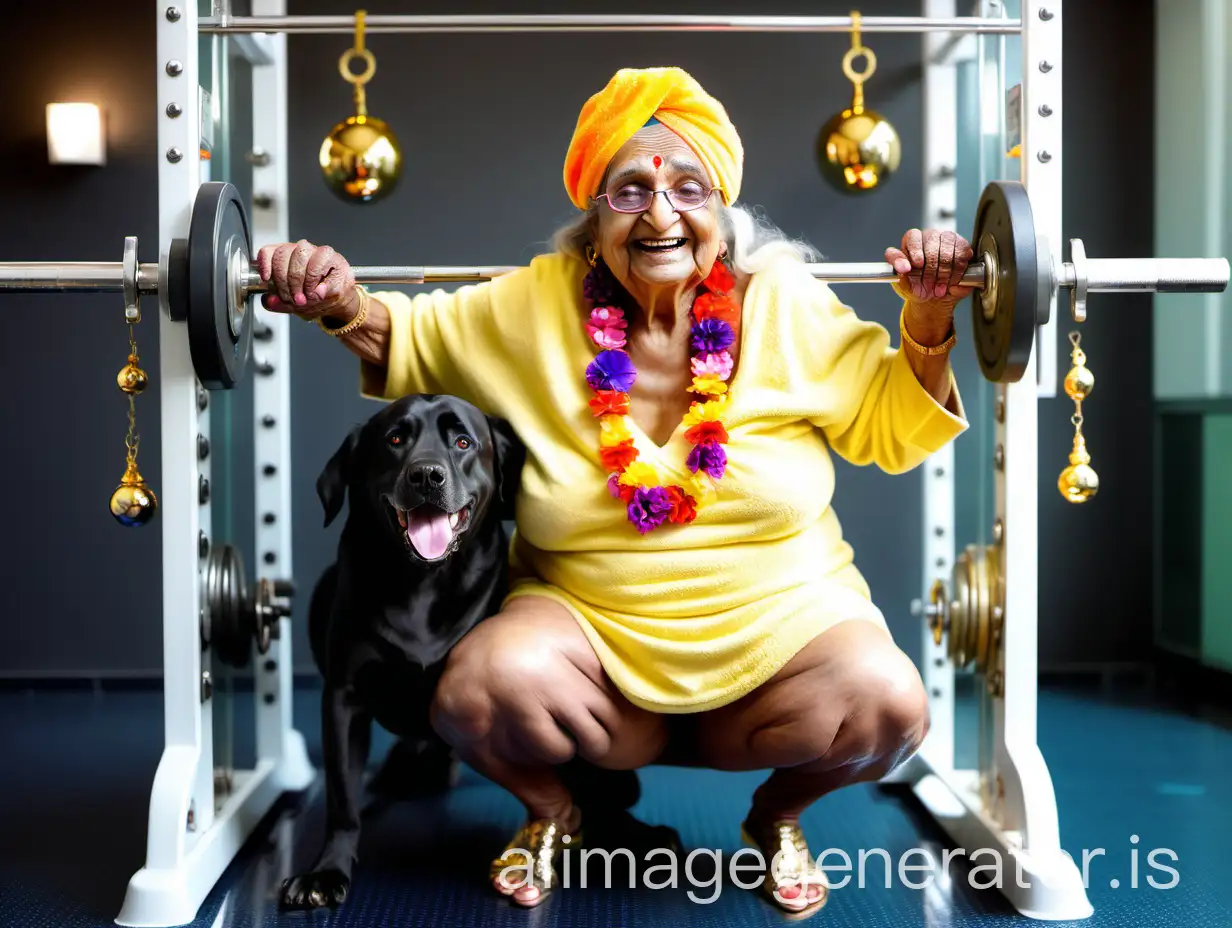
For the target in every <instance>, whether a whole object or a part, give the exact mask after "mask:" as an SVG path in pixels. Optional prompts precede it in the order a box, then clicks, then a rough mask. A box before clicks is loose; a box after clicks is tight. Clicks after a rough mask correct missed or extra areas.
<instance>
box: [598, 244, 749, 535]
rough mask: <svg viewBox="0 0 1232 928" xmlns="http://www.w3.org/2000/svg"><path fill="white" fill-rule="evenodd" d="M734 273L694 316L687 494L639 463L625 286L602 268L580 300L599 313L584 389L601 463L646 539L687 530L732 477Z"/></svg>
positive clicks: (717, 267)
mask: <svg viewBox="0 0 1232 928" xmlns="http://www.w3.org/2000/svg"><path fill="white" fill-rule="evenodd" d="M734 286H735V279H734V278H733V277H732V273H731V271H730V270H728V269H727V267H726V266H725V265H723V264H722V263H721V262H717V261H716V262H715V264H714V268H713V270H711V272H710V274H709V276H707V278H706V280H705V281H704V282H703V284H702V288H703V290H702V292H701V293H699V294H698V295H697V296H696V298H695V299H694V300H693V308H692V309H691V310H690V313H689V320H690V325H691V330H690V344H691V346H692V348H693V356H692V361H691V367H692V372H693V383H692V385H691V386H690V387H689V390H690V392H693V393H696V394H698V397H699V398H698V399H697V400H695V401H693V402H692V403H691V404H690V406H689V411H688V412H687V413H685V416H684V424H685V425H687V426H688V427H689V428H688V431H687V432H685V438H686V439H687V440H688V442H689V443H690V444H691V445H692V449H691V450H690V451H689V456H688V458H687V459H686V461H685V465H686V466H687V467H688V469H689V471H690V472H691V473H692V474H693V477H692V478H691V479H690V480H688V481H687V485H686V486H679V485H675V484H671V485H663V484H662V483H661V481H660V480H659V475H658V473H657V471H656V470H655V468H654V467H653V466H652V465H650V464H647V463H646V462H645V461H640V460H638V456H639V455H638V450H637V446H636V444H635V443H634V440H633V434H632V432H631V431H630V429H629V421H628V416H629V390H630V389H631V388H632V387H633V384H634V382H635V381H636V380H637V368H636V367H635V366H634V364H633V361H632V359H631V358H630V357H629V355H628V353H627V352H626V351H625V344H626V338H625V330H626V329H627V328H628V320H627V319H626V318H625V313H624V310H623V309H622V308H621V306H620V304H619V302H618V294H619V292H620V286H619V284H618V283H617V282H616V280H615V278H613V277H612V276H611V273H610V272H609V271H608V270H607V267H606V266H605V265H604V264H603V263H602V262H599V263H597V264H596V265H595V266H594V267H592V268H591V270H590V272H589V273H588V274H587V275H586V279H585V280H584V281H583V284H582V295H583V297H584V298H585V299H586V300H587V301H588V302H589V303H590V304H591V306H592V307H593V308H592V309H591V312H590V318H589V320H588V321H587V323H586V332H587V334H588V335H589V336H590V338H591V341H593V342H594V343H595V345H596V346H597V347H598V348H599V349H600V350H599V353H598V354H597V355H595V357H594V360H592V361H591V362H590V364H589V365H587V367H586V383H587V385H588V386H589V387H590V388H591V390H593V391H594V396H593V397H592V398H591V400H590V409H591V412H592V413H594V415H595V417H596V418H597V419H598V420H599V460H600V462H601V463H602V464H603V466H604V468H605V469H606V470H608V471H610V472H611V476H610V477H608V483H607V485H608V491H609V492H610V493H611V495H612V497H613V498H614V499H619V500H621V501H622V502H624V503H625V505H626V508H627V510H628V518H629V521H630V522H631V523H632V524H633V525H634V527H635V528H636V529H637V530H638V532H640V533H641V534H643V535H645V534H646V533H647V532H650V531H653V530H654V529H656V528H659V527H660V526H661V525H664V524H668V523H671V524H675V525H687V524H689V523H690V522H692V521H693V520H694V519H695V518H697V511H698V508H699V506H700V507H704V506H705V505H706V504H707V503H709V502H710V501H711V500H712V499H713V497H714V495H715V483H716V482H717V481H719V480H721V479H722V478H723V475H724V474H725V473H726V471H727V452H726V450H725V449H724V447H723V446H724V445H725V444H727V441H728V434H727V427H726V425H725V424H724V421H723V414H724V413H725V412H726V411H727V404H728V393H727V381H728V379H729V378H730V377H731V374H732V367H733V366H734V362H733V360H732V356H731V351H730V348H731V346H732V345H733V344H735V342H736V340H737V337H738V333H739V327H740V304H739V303H738V302H736V299H735V298H734V297H733V296H732V295H731V292H732V289H733V288H734Z"/></svg>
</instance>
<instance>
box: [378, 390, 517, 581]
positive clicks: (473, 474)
mask: <svg viewBox="0 0 1232 928" xmlns="http://www.w3.org/2000/svg"><path fill="white" fill-rule="evenodd" d="M367 432H368V434H367V435H366V436H365V439H366V441H365V442H362V443H361V445H362V444H366V445H367V448H364V449H363V451H362V452H361V453H362V457H363V461H364V464H365V467H364V471H365V473H364V474H363V486H364V488H365V490H366V491H367V493H368V494H369V497H370V499H371V500H372V505H373V506H374V508H375V509H377V511H379V512H381V513H382V514H383V518H384V521H385V522H386V524H387V525H389V527H390V528H391V529H392V530H393V531H394V532H396V533H397V535H398V536H399V537H400V539H401V542H402V543H403V544H404V545H405V547H406V550H407V552H408V553H409V554H410V555H411V556H412V557H414V558H417V559H418V560H421V561H442V560H444V559H446V558H447V557H449V555H451V554H453V553H454V552H455V551H456V550H457V549H458V546H459V545H460V544H461V543H462V540H463V538H464V536H465V535H466V533H467V532H468V530H470V529H471V528H472V526H473V525H475V524H477V523H481V522H483V521H484V519H485V517H486V515H487V511H488V508H489V506H490V504H491V502H492V499H493V497H494V495H495V493H496V490H497V486H496V466H497V462H496V448H495V440H494V438H493V435H492V432H491V429H490V427H489V423H488V420H487V418H486V417H485V416H483V415H482V414H481V413H480V412H479V411H478V410H477V409H474V408H473V407H471V406H470V405H469V404H463V403H461V402H459V401H457V400H455V399H454V398H453V397H435V396H434V397H428V396H416V397H406V398H403V399H402V400H399V401H397V402H395V403H392V404H391V405H390V406H389V407H387V408H386V409H385V410H384V412H383V413H382V414H378V415H376V416H374V417H373V419H372V420H371V421H370V422H369V424H368V429H367Z"/></svg>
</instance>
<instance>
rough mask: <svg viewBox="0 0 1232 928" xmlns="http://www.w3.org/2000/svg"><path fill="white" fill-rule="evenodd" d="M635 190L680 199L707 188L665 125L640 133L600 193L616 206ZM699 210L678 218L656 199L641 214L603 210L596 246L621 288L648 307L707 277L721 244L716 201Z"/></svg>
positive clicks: (604, 204)
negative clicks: (672, 194) (674, 195)
mask: <svg viewBox="0 0 1232 928" xmlns="http://www.w3.org/2000/svg"><path fill="white" fill-rule="evenodd" d="M631 186H638V187H642V188H644V189H645V190H660V191H661V190H664V189H667V188H671V189H673V190H675V191H677V192H678V194H680V195H682V196H687V195H690V194H692V195H696V194H697V193H698V192H699V191H703V190H705V189H706V188H709V186H710V180H709V178H708V176H707V174H706V169H705V168H704V167H703V166H702V163H701V161H700V160H699V159H698V157H697V155H695V154H694V153H693V150H692V149H691V148H689V146H688V145H687V144H686V143H685V142H684V140H683V139H681V138H680V136H678V135H676V134H675V133H674V132H672V131H671V130H670V129H668V128H667V127H665V126H663V125H658V124H656V125H651V126H647V127H645V128H643V129H641V130H640V131H639V132H638V133H637V134H636V135H634V136H633V138H631V139H630V140H629V141H628V142H626V143H625V145H624V147H622V148H621V149H620V151H618V152H617V153H616V155H615V156H614V157H613V158H612V162H611V165H610V166H609V167H608V172H607V175H606V177H605V179H604V185H603V187H602V188H601V189H600V190H599V191H598V192H599V193H600V194H603V193H606V194H607V195H608V197H609V198H610V200H611V201H612V202H614V203H615V204H616V205H618V206H619V205H620V204H621V201H622V192H623V193H624V194H626V195H627V194H628V193H629V188H630V187H631ZM719 195H720V194H719V193H718V192H717V191H716V192H714V193H711V195H710V197H709V199H707V200H706V202H705V203H703V204H702V205H701V206H699V207H698V208H696V209H692V210H687V211H677V210H676V209H675V208H673V206H672V205H671V203H669V202H668V199H667V197H666V196H665V195H664V194H662V193H659V194H656V195H655V197H654V199H653V200H652V202H651V204H650V206H649V207H648V208H647V209H646V210H645V211H644V212H641V213H622V212H618V211H617V210H614V209H612V208H611V206H610V205H609V201H608V200H602V201H600V203H599V210H598V228H597V229H596V234H595V244H596V248H597V249H598V252H599V255H600V256H601V257H602V258H603V260H604V262H605V263H606V264H607V266H608V268H609V269H610V270H611V272H612V274H613V275H614V276H615V277H616V279H617V280H619V281H620V283H621V284H622V285H623V286H624V288H625V289H626V290H627V291H629V293H630V294H631V295H632V296H633V297H634V299H636V300H637V301H638V302H639V303H641V304H642V305H643V306H649V305H651V304H652V303H653V302H654V298H655V296H656V294H658V293H661V292H662V291H663V290H667V289H670V290H678V289H682V288H693V287H696V286H697V285H699V284H700V283H701V282H702V281H703V280H705V279H706V277H707V276H708V275H709V273H710V269H711V268H712V267H713V266H714V262H715V260H716V259H717V258H718V256H719V251H720V247H721V245H722V236H721V234H720V228H719V218H718V214H717V213H716V211H715V208H714V204H715V198H716V197H718V196H719Z"/></svg>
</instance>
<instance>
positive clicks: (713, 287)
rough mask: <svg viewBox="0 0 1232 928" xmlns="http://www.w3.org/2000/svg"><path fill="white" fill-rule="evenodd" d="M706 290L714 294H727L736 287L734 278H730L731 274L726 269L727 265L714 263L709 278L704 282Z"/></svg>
mask: <svg viewBox="0 0 1232 928" xmlns="http://www.w3.org/2000/svg"><path fill="white" fill-rule="evenodd" d="M704 285H705V287H706V289H707V290H710V291H712V292H714V293H729V292H730V291H731V289H732V287H734V286H736V278H735V277H733V276H732V272H731V271H729V270H728V269H727V265H726V264H724V263H723V262H722V261H716V262H714V267H712V268H711V269H710V276H708V277H707V278H706V280H705V282H704Z"/></svg>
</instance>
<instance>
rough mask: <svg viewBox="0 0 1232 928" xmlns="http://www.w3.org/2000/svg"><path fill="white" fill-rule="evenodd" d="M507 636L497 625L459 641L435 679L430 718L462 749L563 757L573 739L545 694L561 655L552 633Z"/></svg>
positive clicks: (548, 759)
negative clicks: (546, 635)
mask: <svg viewBox="0 0 1232 928" xmlns="http://www.w3.org/2000/svg"><path fill="white" fill-rule="evenodd" d="M508 637H509V636H507V635H504V634H501V633H500V632H497V633H495V634H490V635H485V636H482V637H479V638H477V639H476V640H475V641H473V642H467V644H466V646H461V645H459V646H458V647H456V648H455V649H454V651H453V652H452V653H451V654H450V657H449V659H448V661H447V663H446V666H445V671H444V673H442V675H441V679H440V682H439V683H438V684H437V689H436V694H435V698H434V699H433V702H432V709H431V722H432V726H433V728H434V729H435V730H436V732H437V733H438V734H439V735H440V736H441V737H442V738H443V739H444V740H445V741H446V742H447V743H449V744H450V745H452V746H453V747H455V748H458V749H459V750H460V751H461V752H462V753H463V754H465V753H467V751H468V749H476V750H483V751H485V752H489V753H493V754H496V755H498V756H501V757H503V758H504V759H506V760H510V761H514V762H522V763H525V762H540V763H549V764H559V763H564V762H565V761H567V760H569V759H570V758H572V757H573V755H574V753H575V746H574V743H573V741H572V740H571V739H570V738H569V736H568V735H567V734H566V733H565V732H563V731H561V729H560V727H559V726H557V725H556V724H555V722H554V720H553V718H552V715H551V711H550V709H549V700H548V699H547V698H545V697H546V696H547V695H548V694H547V693H546V692H545V688H547V687H550V686H551V684H552V683H554V682H556V681H557V674H556V672H555V670H556V668H557V667H558V666H559V664H560V661H561V658H560V655H559V653H558V652H557V651H556V650H555V649H554V648H553V646H552V643H551V641H550V640H535V639H534V638H533V637H532V638H525V639H523V638H519V639H518V640H516V641H510V640H507V639H508ZM485 639H488V640H485Z"/></svg>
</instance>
